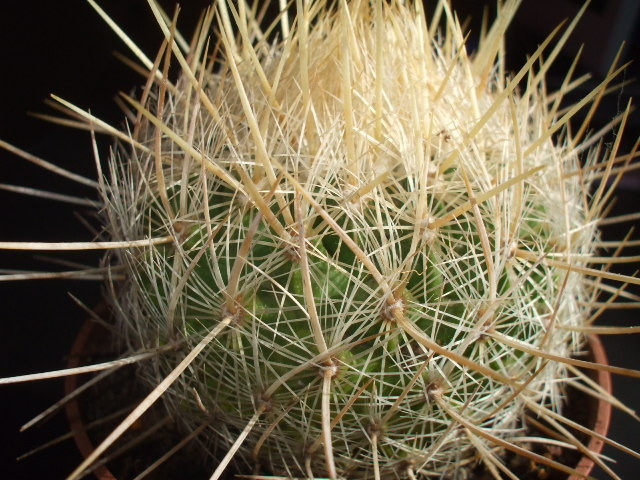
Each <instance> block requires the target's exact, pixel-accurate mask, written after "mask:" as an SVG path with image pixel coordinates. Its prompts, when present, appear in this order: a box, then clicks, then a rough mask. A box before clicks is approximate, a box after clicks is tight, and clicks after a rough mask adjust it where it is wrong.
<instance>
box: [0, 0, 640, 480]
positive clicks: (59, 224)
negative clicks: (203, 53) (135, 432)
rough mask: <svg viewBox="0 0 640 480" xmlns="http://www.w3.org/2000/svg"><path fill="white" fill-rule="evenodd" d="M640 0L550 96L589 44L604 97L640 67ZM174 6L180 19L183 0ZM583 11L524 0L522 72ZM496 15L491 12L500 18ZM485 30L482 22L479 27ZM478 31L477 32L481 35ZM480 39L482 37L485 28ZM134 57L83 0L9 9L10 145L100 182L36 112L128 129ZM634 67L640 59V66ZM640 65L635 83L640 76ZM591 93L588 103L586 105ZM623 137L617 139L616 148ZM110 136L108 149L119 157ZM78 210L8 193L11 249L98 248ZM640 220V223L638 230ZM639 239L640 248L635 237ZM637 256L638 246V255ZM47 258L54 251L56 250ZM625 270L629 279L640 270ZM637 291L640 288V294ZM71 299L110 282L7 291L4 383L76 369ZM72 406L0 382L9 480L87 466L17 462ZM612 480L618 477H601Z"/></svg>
mask: <svg viewBox="0 0 640 480" xmlns="http://www.w3.org/2000/svg"><path fill="white" fill-rule="evenodd" d="M493 3H494V2H487V1H471V0H467V1H462V0H461V1H458V2H454V6H457V7H458V10H459V12H461V13H460V16H461V18H465V17H466V15H467V14H468V13H469V14H473V15H474V18H479V16H480V15H481V13H482V11H483V8H484V7H485V6H487V5H489V6H491V5H493ZM636 3H637V2H636V1H635V0H632V1H626V2H625V1H623V0H620V1H594V2H593V3H592V6H591V8H590V10H589V12H588V18H585V20H584V22H583V24H584V25H583V26H582V27H581V29H580V30H579V31H578V32H577V33H576V37H577V41H576V42H574V43H572V44H571V45H570V46H569V47H568V48H567V49H566V51H565V52H564V53H563V56H562V58H561V59H560V60H559V61H558V66H557V68H556V69H554V71H553V72H551V74H550V77H549V84H550V89H553V86H554V85H556V86H557V85H558V84H559V82H560V81H561V80H562V76H561V74H563V73H564V72H565V71H566V68H567V67H568V64H569V63H570V62H571V60H572V59H573V57H574V55H575V51H576V48H577V45H578V44H579V43H580V42H586V47H585V55H584V60H583V61H582V63H581V64H580V67H579V69H580V71H581V72H587V71H589V72H592V73H593V75H594V81H592V82H590V83H589V85H590V86H591V87H593V86H594V85H595V84H596V83H597V81H598V79H600V78H601V76H602V74H603V73H605V72H606V69H607V67H608V64H609V62H610V61H611V58H612V51H613V52H615V49H614V48H613V47H612V45H616V46H617V45H618V44H619V42H620V41H621V40H626V41H627V42H629V46H628V48H627V49H626V58H627V59H630V60H636V61H637V60H638V58H637V57H638V47H639V46H640V43H639V38H638V29H637V28H634V23H635V21H636V20H637V18H638V14H637V5H636ZM100 4H101V6H102V7H103V8H105V9H106V10H107V11H108V13H109V14H110V15H111V16H112V17H113V18H114V19H115V20H116V21H117V22H118V23H119V24H120V25H121V26H122V27H123V29H124V30H125V31H126V32H127V33H128V34H130V35H131V36H132V37H133V39H134V40H135V41H136V42H137V43H138V44H139V45H140V46H141V47H142V49H143V50H144V51H145V52H146V53H147V55H148V56H150V57H153V55H154V54H155V51H156V49H157V48H158V46H159V45H160V42H161V35H160V31H159V28H158V27H157V25H156V24H155V21H154V20H153V17H152V15H151V12H150V10H149V8H148V6H147V4H146V2H145V1H144V0H128V1H124V0H118V1H116V0H103V1H101V2H100ZM161 4H162V5H164V6H165V8H166V9H167V10H168V11H171V7H170V6H171V5H172V4H173V2H171V1H163V2H161ZM208 4H209V2H208V1H202V0H198V1H185V2H183V8H182V14H181V17H180V18H181V22H180V26H181V30H182V31H183V33H185V35H187V36H188V35H189V33H190V32H191V28H192V26H193V24H194V23H195V19H196V18H197V15H198V13H199V12H200V10H201V9H202V8H204V7H205V6H206V5H208ZM578 5H579V2H574V1H570V0H566V1H563V0H556V1H542V2H538V1H533V0H525V1H524V5H523V7H522V10H521V11H520V12H519V14H518V16H517V17H516V19H515V21H514V23H513V25H512V27H511V29H510V37H509V38H510V41H509V43H508V45H507V49H508V51H509V62H510V68H511V69H517V68H518V67H519V66H520V65H521V64H522V63H523V61H524V59H525V55H526V54H527V53H531V52H533V50H534V49H535V48H536V46H537V44H539V42H540V41H542V39H543V38H544V36H545V35H546V34H547V33H548V32H549V31H550V30H551V29H552V28H553V26H555V25H556V24H557V23H559V22H560V21H561V20H562V19H564V18H567V17H569V18H570V17H572V16H573V15H574V14H575V11H576V10H577V8H578ZM489 10H491V8H489ZM472 25H475V24H472ZM474 29H475V30H474ZM472 32H477V27H475V26H472ZM114 50H118V51H120V52H122V53H126V54H128V51H127V50H126V47H124V45H123V44H122V43H121V41H120V40H119V39H118V38H117V37H116V35H115V34H114V33H113V32H111V30H110V29H109V27H108V26H107V25H105V24H104V22H103V21H102V20H101V19H100V18H99V17H98V16H97V14H95V12H93V10H92V9H91V8H90V6H89V5H88V4H87V3H86V2H84V1H82V0H66V1H60V2H52V1H28V0H24V1H22V2H14V1H11V2H3V5H2V10H1V11H0V95H1V97H0V138H2V139H3V140H5V141H8V142H9V143H12V144H14V145H16V146H18V147H20V148H22V149H24V150H27V151H29V152H30V153H33V154H35V155H38V156H41V157H43V158H45V159H46V160H49V161H51V162H53V163H56V164H58V165H61V166H63V167H65V168H68V169H70V170H73V171H74V172H77V173H81V174H84V175H86V176H88V177H90V178H94V177H95V166H94V161H93V155H92V152H91V146H90V138H89V134H88V133H86V132H78V131H73V130H69V129H65V128H63V127H59V126H56V125H51V124H48V123H46V122H43V121H41V120H38V119H35V118H33V117H30V116H28V115H27V112H32V111H34V112H44V111H46V112H48V113H50V112H51V109H49V108H48V107H46V106H45V105H44V104H43V100H45V99H46V98H47V97H48V95H49V94H50V93H55V94H57V95H59V96H61V97H62V98H65V99H67V100H70V101H72V102H73V103H75V104H76V105H78V106H80V107H81V108H90V109H91V111H92V112H93V113H94V114H96V115H97V116H98V117H100V118H103V119H104V120H106V121H107V122H109V123H111V124H113V125H116V126H118V125H119V124H120V122H121V118H122V116H121V114H120V110H119V108H118V107H117V106H116V104H115V103H114V101H113V97H114V96H115V95H116V93H117V92H118V91H129V90H130V89H131V88H132V87H133V86H136V85H139V84H141V83H142V80H141V77H139V76H138V75H137V74H136V73H134V72H132V71H131V70H130V69H129V68H128V67H126V66H124V65H123V64H121V63H120V62H119V61H118V60H116V59H115V58H114V57H113V55H112V52H113V51H114ZM634 57H635V58H634ZM639 70H640V69H639V68H638V64H637V63H635V64H634V65H632V66H631V67H630V68H629V70H628V72H627V73H626V78H631V77H637V75H638V71H639ZM589 85H587V86H586V87H584V88H583V89H581V90H580V91H578V92H577V93H576V96H577V97H579V96H581V95H584V94H585V93H586V91H588V88H589ZM638 91H639V88H638V85H633V86H627V87H625V88H624V90H623V91H622V93H621V94H617V95H616V94H614V95H611V96H609V97H608V98H607V99H606V101H605V102H604V105H603V108H602V109H601V111H600V113H599V114H598V116H597V117H596V119H595V123H594V129H597V128H599V127H598V126H599V125H604V124H605V123H606V122H608V121H610V120H611V119H612V118H613V117H614V116H615V114H616V113H618V112H620V111H621V110H622V109H623V108H624V106H625V105H626V101H627V98H628V96H633V95H635V96H637V93H638ZM638 117H639V115H638V114H637V113H636V114H634V115H633V117H632V121H631V125H630V127H629V128H628V129H627V133H626V135H625V142H624V143H625V145H626V147H627V148H626V150H628V149H629V147H630V144H632V143H633V141H634V140H635V139H636V138H637V137H638V132H639V131H640V127H639V120H638ZM612 139H613V137H612V136H611V138H609V139H608V141H611V140H612ZM108 146H109V141H108V140H101V141H100V147H101V154H102V156H103V158H104V157H106V154H107V149H108ZM0 183H9V184H17V185H27V186H31V187H37V188H42V189H45V190H52V191H56V192H62V193H70V194H74V195H79V196H84V197H88V198H92V196H93V192H92V191H91V190H90V189H88V188H85V187H82V186H78V185H77V184H74V183H73V182H70V181H67V180H64V179H61V178H60V177H57V176H55V175H53V174H49V173H47V172H43V171H42V170H41V169H39V168H38V167H35V166H33V165H31V164H28V163H26V162H24V161H22V160H20V159H18V158H16V157H15V156H13V155H12V154H9V153H8V152H5V151H0ZM639 190H640V176H639V175H637V174H635V175H631V176H630V177H629V178H628V179H627V180H626V181H625V182H623V183H622V184H621V185H620V187H619V189H618V197H619V201H618V202H617V204H616V205H615V207H614V211H613V214H619V213H624V212H631V211H638V209H639V208H638V207H639V206H640V205H639V197H640V194H639ZM74 213H77V214H80V215H82V216H85V217H86V216H87V214H88V212H86V211H84V210H83V209H82V208H76V207H70V206H69V205H66V204H61V203H56V202H51V201H44V200H39V199H34V198H31V197H29V196H25V195H18V194H15V193H7V192H4V191H0V238H1V239H2V240H37V241H65V240H79V239H90V237H91V235H90V233H88V232H87V230H86V228H85V227H84V226H83V225H82V223H81V222H80V221H78V219H77V217H76V216H75V215H74ZM635 223H636V224H639V222H635ZM630 225H631V224H630V223H629V224H625V225H621V226H619V227H616V228H608V229H606V231H605V234H604V235H605V239H613V238H620V237H621V236H622V235H624V233H626V230H627V229H628V228H629V227H630ZM633 238H638V235H637V234H635V235H634V237H633ZM635 250H636V251H635V252H629V253H635V254H638V249H635ZM45 255H46V254H45ZM49 257H54V258H58V259H66V260H72V261H75V262H79V263H86V264H88V265H95V264H96V263H97V262H98V261H99V258H100V255H99V254H86V253H73V254H71V253H64V254H49ZM0 266H1V267H2V268H6V269H12V268H17V269H23V268H24V269H28V268H32V269H36V270H37V269H48V268H56V266H55V265H51V264H50V263H48V262H47V261H46V259H44V260H43V259H41V258H35V256H34V255H33V254H28V253H24V254H23V253H20V252H0ZM636 268H638V265H635V266H626V267H624V268H621V269H620V270H619V271H621V272H624V273H629V274H631V273H633V271H634V270H635V269H636ZM636 291H637V290H636ZM68 292H72V293H73V295H75V296H76V297H78V298H80V299H81V300H82V301H83V302H84V303H85V304H87V305H89V306H92V305H95V304H96V303H97V302H98V301H99V297H100V285H99V284H96V283H88V282H79V281H75V282H63V281H33V282H19V283H2V284H0V352H1V353H0V377H3V376H10V375H17V374H23V373H32V372H39V371H47V370H52V369H57V368H64V366H65V355H66V352H68V350H69V348H70V345H71V343H72V341H73V338H74V334H75V332H76V330H77V328H78V326H79V324H80V323H81V321H82V320H83V318H84V314H83V312H82V311H81V310H80V308H78V307H77V306H76V305H75V304H74V302H73V301H72V299H71V298H70V297H69V295H68ZM637 312H638V310H614V311H612V312H609V313H608V314H607V318H604V319H603V321H602V322H603V323H607V324H611V323H619V324H621V325H637V324H638V323H640V322H638V319H637V317H638V313H637ZM605 341H606V343H607V345H608V346H609V356H610V358H611V360H612V363H614V364H616V365H623V366H628V367H635V368H639V366H640V359H639V357H640V354H639V353H638V350H639V348H638V347H639V346H640V344H639V342H638V337H637V336H626V337H622V338H620V337H615V338H607V339H605ZM614 381H615V384H614V388H615V389H616V392H617V393H618V395H619V396H620V397H621V398H623V399H624V400H625V401H626V402H627V403H628V404H629V406H630V407H632V408H637V407H638V406H640V388H638V386H639V385H640V384H639V382H637V381H636V382H635V384H634V382H633V381H629V380H627V379H625V378H618V377H616V378H615V380H614ZM61 396H62V381H61V380H46V381H41V382H34V383H28V384H19V385H11V386H0V406H1V408H0V438H1V440H0V478H6V479H10V480H13V479H36V478H41V477H42V476H43V475H45V476H46V477H47V478H52V479H55V478H64V476H66V475H67V474H68V473H69V472H70V471H71V470H72V469H73V468H74V467H75V466H76V465H77V464H78V462H79V460H80V457H79V455H78V454H77V452H76V450H75V447H74V445H73V444H72V442H70V441H67V442H64V443H62V444H61V445H59V446H57V447H54V448H51V449H49V450H47V451H45V452H43V453H40V454H37V455H35V456H33V457H32V458H30V459H27V460H25V461H23V462H20V463H16V462H15V460H14V459H15V457H16V456H17V455H19V454H21V453H24V452H26V451H28V450H30V449H31V448H34V447H36V446H38V445H40V444H41V443H43V442H45V441H48V440H51V439H52V438H55V437H56V436H57V435H59V434H62V433H64V432H66V431H67V428H68V427H67V424H66V421H65V418H64V416H62V415H58V416H56V417H55V418H53V419H52V420H50V421H49V422H47V423H45V424H44V425H42V426H40V427H36V428H34V429H33V431H28V432H25V433H21V434H19V433H18V428H19V426H20V425H21V424H23V423H24V422H26V421H27V420H29V419H30V418H31V417H32V416H33V415H35V414H37V413H39V412H40V411H42V410H43V409H44V408H46V407H48V406H49V405H50V404H52V403H54V402H55V401H56V400H58V399H59V398H60V397H61ZM638 425H639V424H638V423H637V422H635V421H633V420H631V419H630V418H629V417H627V416H624V415H622V414H616V415H615V416H614V425H613V427H612V432H611V437H612V438H614V439H616V440H618V441H620V442H622V443H624V444H626V445H629V446H631V447H633V448H635V449H636V450H640V435H638ZM607 453H608V454H609V455H611V456H612V457H614V458H616V459H618V460H619V462H620V463H619V465H618V467H614V470H616V471H617V472H618V473H619V474H620V476H621V477H622V478H623V479H634V478H640V477H639V474H640V460H635V459H632V458H630V457H628V456H626V455H624V454H620V453H618V452H617V451H615V450H611V449H608V450H607ZM598 477H599V478H605V477H604V476H600V475H598Z"/></svg>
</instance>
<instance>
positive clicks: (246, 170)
mask: <svg viewBox="0 0 640 480" xmlns="http://www.w3.org/2000/svg"><path fill="white" fill-rule="evenodd" d="M151 3H152V9H153V11H154V13H155V14H156V16H157V17H158V21H159V23H160V25H161V27H162V29H163V31H164V32H165V35H166V42H165V47H164V49H163V51H162V52H161V53H160V54H159V55H158V57H157V59H156V61H155V64H154V65H153V66H152V67H151V66H150V70H151V73H150V75H149V80H148V83H147V85H146V87H145V88H144V89H143V90H142V91H141V93H140V94H139V95H138V96H137V100H136V99H133V98H131V97H128V96H126V100H127V101H128V103H129V105H130V107H131V110H132V113H131V115H132V117H135V118H136V119H135V122H134V123H133V124H132V125H131V126H130V127H129V128H128V129H127V130H125V131H123V132H122V133H120V134H118V135H119V144H118V146H117V148H116V150H115V153H114V154H113V155H112V157H111V160H110V164H109V168H110V170H109V172H108V175H107V176H106V177H107V179H106V180H104V181H102V182H101V193H102V198H103V200H104V204H105V209H104V216H103V218H104V227H105V234H106V236H107V237H108V239H109V240H110V241H113V242H118V243H119V245H121V246H122V245H124V246H126V247H127V248H121V249H117V250H113V251H112V252H111V253H110V255H109V257H108V260H109V262H110V263H111V264H114V265H122V266H123V268H124V270H123V271H124V276H125V280H124V281H121V282H113V283H112V284H110V286H109V288H108V291H109V292H110V302H111V304H112V310H113V312H114V313H115V315H116V317H117V318H118V320H119V322H120V324H121V327H122V332H123V336H124V337H125V339H126V343H127V344H128V345H129V346H130V347H131V349H135V350H139V349H140V348H155V347H158V346H167V345H175V346H177V347H176V349H175V350H170V353H167V352H166V351H165V353H163V354H161V355H158V356H157V358H156V359H155V360H154V361H153V362H151V364H150V365H147V364H146V363H145V365H147V367H148V369H147V370H145V376H146V377H147V378H148V379H149V381H150V382H152V384H153V385H157V384H159V383H160V382H163V379H165V378H166V380H164V382H163V385H162V389H161V390H164V388H165V387H167V386H168V389H167V391H166V393H165V394H164V398H165V400H166V403H167V405H169V408H171V410H172V412H173V414H174V415H175V416H177V417H179V418H180V419H181V421H182V422H183V423H184V424H185V425H187V426H189V427H190V428H192V429H196V428H198V427H199V426H201V425H203V424H205V423H207V422H211V428H208V429H207V430H206V431H205V434H202V435H201V436H200V438H203V436H204V437H206V440H203V441H202V444H203V446H205V447H206V449H208V451H211V452H215V455H217V456H218V459H219V461H220V463H219V467H218V469H217V471H216V474H214V477H216V476H218V475H220V474H221V472H222V471H223V470H224V469H225V468H226V466H227V464H228V463H229V462H230V461H233V462H234V464H235V466H234V467H233V468H234V469H235V471H239V472H242V473H251V472H252V471H259V472H263V473H265V474H270V475H276V476H281V477H287V478H288V477H305V478H314V477H316V478H317V477H318V476H321V477H327V476H328V477H329V478H345V479H373V478H430V477H434V478H443V477H445V478H466V477H465V476H464V475H465V474H464V472H465V471H466V472H468V471H469V470H470V469H471V468H472V467H473V466H474V465H475V464H476V463H478V462H484V463H485V464H486V468H487V469H488V470H489V471H491V472H493V473H494V474H495V475H499V473H498V472H499V471H503V472H504V471H505V469H506V467H505V466H504V465H502V464H501V460H500V456H501V455H502V454H503V453H504V452H505V451H507V450H510V451H512V452H515V453H516V454H518V455H529V456H530V457H531V458H532V459H533V460H535V461H538V462H544V463H547V464H549V465H551V466H553V467H554V468H557V469H560V470H563V471H565V472H571V471H572V466H564V465H561V464H558V463H556V462H555V461H553V460H549V459H546V458H544V457H541V456H540V455H536V454H533V453H528V454H527V453H526V452H525V451H524V448H523V447H522V446H521V445H522V442H521V441H520V440H519V439H520V438H522V437H524V434H525V432H526V428H527V427H526V425H525V422H524V417H525V414H526V412H533V413H534V414H536V415H540V416H542V417H547V418H555V417H554V416H553V415H555V414H557V413H559V412H560V411H561V409H562V404H563V396H564V393H565V389H566V386H567V385H568V384H571V383H577V382H579V383H581V384H583V388H586V389H591V387H588V386H587V384H586V383H585V382H584V380H582V379H580V378H577V377H576V374H575V372H569V371H568V368H567V366H568V365H572V364H574V365H575V364H578V365H579V364H580V362H579V361H575V360H571V359H570V358H571V357H572V356H575V355H577V354H580V353H581V352H582V351H583V347H584V332H588V331H591V330H590V325H591V322H592V321H593V319H592V318H591V305H592V304H593V302H594V300H595V299H596V298H597V297H598V296H599V295H600V293H601V291H602V290H603V288H604V287H602V285H601V283H600V281H599V280H600V279H601V278H602V277H605V278H610V279H612V280H614V281H623V282H635V283H637V279H635V278H631V277H621V276H616V275H615V274H609V273H606V272H603V271H601V270H600V268H599V267H598V265H597V264H592V261H593V260H594V259H593V256H594V254H595V249H596V242H597V240H598V232H597V220H598V219H599V218H600V216H601V213H602V211H603V208H604V206H605V205H606V202H607V200H608V199H609V192H608V191H606V190H604V189H603V185H604V184H605V182H602V183H601V184H600V187H599V188H597V189H595V190H592V189H591V186H592V184H593V182H594V180H601V179H602V177H603V176H604V177H606V176H607V175H608V172H607V169H610V168H611V163H607V162H603V161H602V159H601V158H600V156H599V152H598V151H597V150H595V149H594V150H590V149H589V145H590V144H591V143H593V141H592V139H587V140H586V141H583V139H582V137H583V133H584V132H583V131H579V132H578V133H577V134H576V135H575V136H573V135H572V134H571V133H570V131H569V130H568V129H567V128H566V127H567V122H568V119H569V118H571V116H572V115H573V113H575V111H577V110H578V109H579V108H581V107H582V106H583V105H585V104H586V103H587V102H589V101H592V100H593V99H594V98H595V97H596V96H597V95H600V94H601V92H603V91H604V89H605V88H606V84H607V82H609V81H610V80H611V78H613V75H615V72H614V74H612V75H611V76H610V77H608V78H607V79H606V81H605V82H604V83H603V84H602V85H601V86H599V87H598V88H597V89H595V90H594V91H593V92H592V93H590V94H589V95H588V96H587V97H586V98H585V99H584V100H583V101H582V102H581V104H579V105H577V106H575V107H572V108H569V109H568V110H567V111H568V113H567V114H566V115H564V116H561V115H559V114H558V105H559V102H560V99H561V97H562V95H563V93H564V91H561V92H559V93H557V94H555V97H554V98H551V97H550V96H548V95H547V92H546V88H545V83H544V74H545V71H546V70H547V69H548V67H549V65H550V63H551V62H552V61H553V58H554V57H555V55H556V53H557V52H556V51H555V50H553V49H552V48H551V47H550V46H549V45H551V44H552V43H551V42H552V39H553V35H551V36H550V37H549V38H548V39H547V40H546V41H545V42H544V43H543V44H542V45H541V46H540V48H539V49H538V50H537V51H536V52H534V53H533V55H532V56H531V57H530V58H529V60H528V61H527V63H526V64H525V65H524V66H523V68H522V69H521V70H520V71H519V72H515V73H514V74H513V75H512V76H510V75H508V74H507V73H505V71H504V68H503V66H504V63H503V62H504V58H503V56H504V45H503V41H504V31H505V29H506V28H507V26H508V23H509V21H510V19H511V17H512V16H513V14H514V12H515V9H516V8H517V4H518V2H517V1H507V2H506V3H505V4H504V5H503V6H502V7H501V9H500V14H499V16H498V18H497V20H496V22H495V23H494V24H493V26H492V27H491V28H490V29H488V31H486V32H484V35H483V37H482V38H481V40H480V43H479V46H478V48H477V51H475V52H473V54H471V53H470V52H468V51H467V50H466V48H465V43H464V42H465V38H464V35H463V31H462V29H461V27H460V25H459V24H458V22H457V19H456V17H455V15H454V14H453V13H452V12H451V11H450V7H449V5H448V3H447V2H445V1H442V2H439V3H438V5H437V7H436V8H435V10H434V12H433V16H432V17H431V18H429V19H427V18H426V15H425V12H424V11H423V9H422V6H421V3H417V2H416V3H413V2H400V1H391V2H368V1H362V0H360V1H358V0H355V1H351V2H346V1H341V2H337V3H336V4H335V5H333V4H332V3H331V2H327V1H324V0H316V1H308V2H307V1H302V0H299V1H297V2H295V7H297V8H296V9H295V10H296V13H295V15H292V14H290V15H286V14H284V13H283V15H282V16H281V17H279V18H278V20H277V22H276V23H274V24H273V25H271V26H270V27H269V28H268V29H266V30H264V31H263V30H261V27H260V23H261V22H260V15H261V14H260V13H259V11H257V7H258V6H259V3H256V5H253V6H250V5H246V4H245V3H244V2H243V1H240V2H238V4H237V5H235V4H231V3H229V4H227V3H226V2H224V1H221V2H218V4H217V8H216V9H215V10H212V11H210V12H208V13H207V14H206V15H205V16H204V17H203V19H202V21H201V23H200V26H199V30H198V34H197V35H196V36H195V38H194V40H193V41H192V42H191V44H190V45H186V47H185V48H182V47H183V45H182V44H181V43H180V42H178V41H176V34H175V28H174V26H173V24H172V23H171V22H169V21H167V20H166V19H165V17H163V16H162V15H161V13H160V11H159V10H158V8H157V7H156V6H155V5H154V4H153V2H151ZM234 5H235V6H234ZM215 22H217V23H216V26H217V29H218V31H219V35H218V40H219V42H218V43H217V44H216V45H215V48H214V46H213V45H212V44H209V43H208V40H207V39H208V38H209V34H210V33H209V32H210V27H211V25H212V24H213V23H215ZM277 28H279V29H280V33H279V34H278V35H275V34H274V33H273V30H275V29H277ZM438 28H440V30H438ZM274 36H275V37H277V39H276V40H274ZM564 40H565V37H561V38H560V40H559V41H558V42H559V43H562V42H564ZM184 51H187V52H188V53H187V54H185V53H183V52H184ZM212 51H215V52H216V53H215V55H212ZM163 52H164V53H163ZM543 55H544V57H548V58H543ZM170 57H173V58H172V59H171V60H170ZM169 61H171V62H172V63H177V64H179V65H180V68H181V72H180V75H179V77H178V78H177V79H176V80H175V81H173V82H172V81H171V79H170V78H169V75H168V64H169ZM566 83H567V84H569V79H568V80H567V82H566ZM622 117H623V118H622V120H621V121H622V122H624V119H625V118H626V113H625V114H624V115H622ZM617 148H618V147H617V143H616V145H614V147H613V150H612V151H611V152H610V158H611V159H614V158H615V157H616V149H617ZM603 172H604V173H603ZM595 261H596V262H597V259H596V260H595ZM121 274H122V271H119V275H121ZM185 354H188V356H187V358H186V360H183V359H184V358H185ZM169 385H170V386H169ZM158 392H159V393H158V395H159V394H160V393H162V392H161V391H158ZM212 419H213V420H212ZM98 453H99V452H98ZM229 468H231V467H229Z"/></svg>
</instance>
